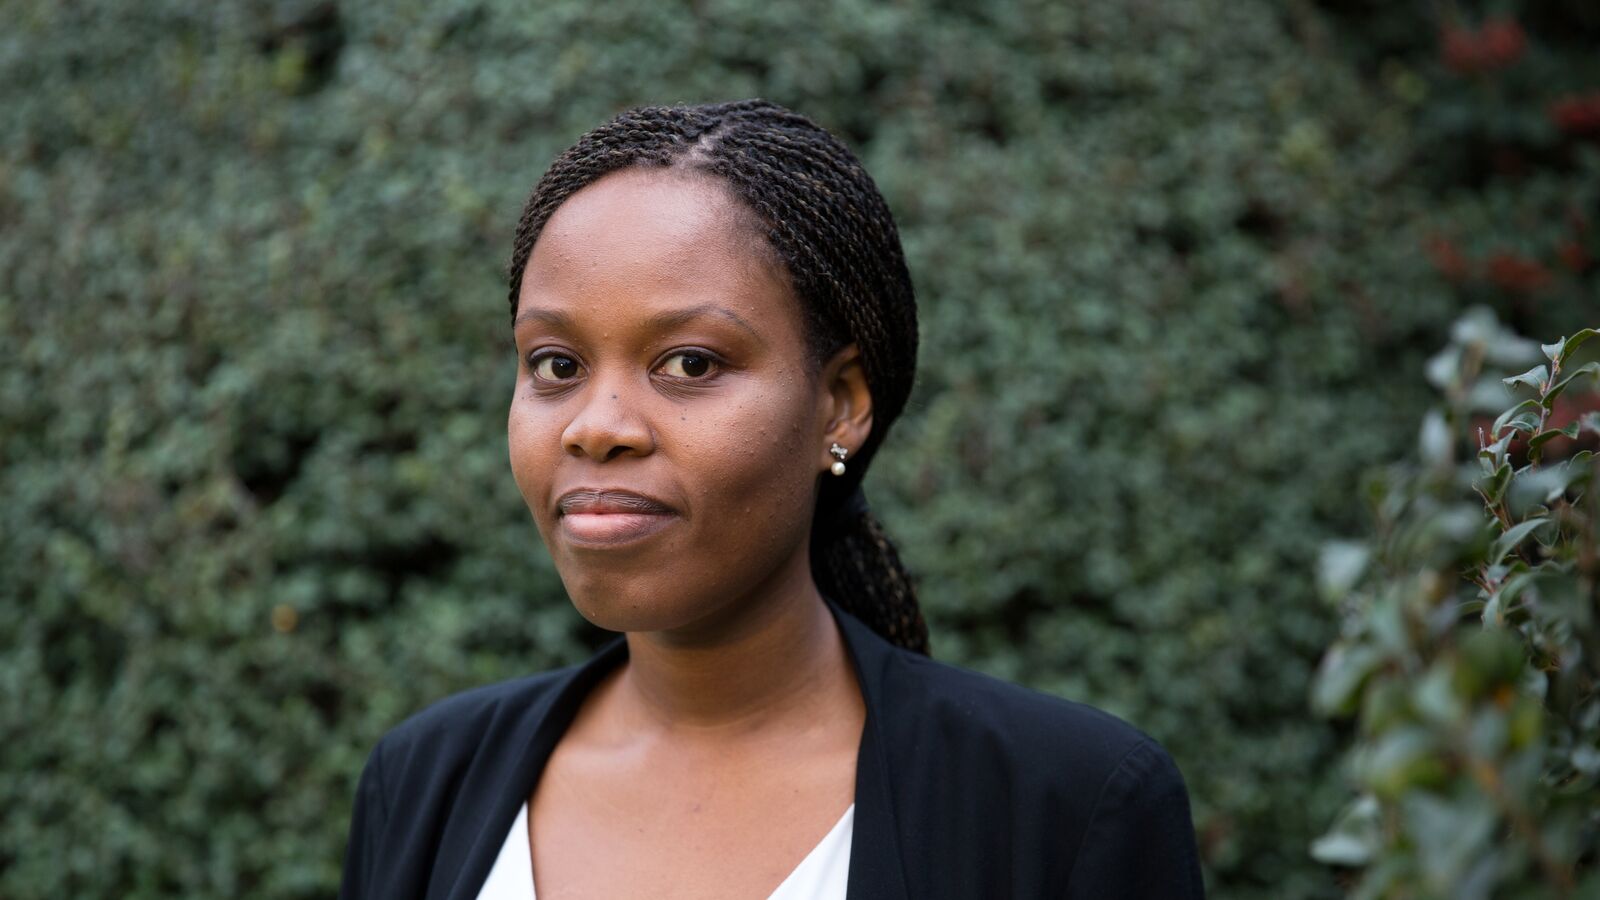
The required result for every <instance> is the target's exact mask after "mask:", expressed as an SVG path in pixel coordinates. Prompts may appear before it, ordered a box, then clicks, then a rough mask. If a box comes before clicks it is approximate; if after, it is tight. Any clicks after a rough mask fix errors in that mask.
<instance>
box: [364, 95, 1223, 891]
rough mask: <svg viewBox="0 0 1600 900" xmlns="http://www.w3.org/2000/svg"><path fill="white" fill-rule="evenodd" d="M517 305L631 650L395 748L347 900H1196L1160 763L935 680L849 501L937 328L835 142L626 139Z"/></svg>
mask: <svg viewBox="0 0 1600 900" xmlns="http://www.w3.org/2000/svg"><path fill="white" fill-rule="evenodd" d="M510 282H511V284H510V287H511V290H510V302H511V314H512V328H513V333H514V337H515V342H516V348H517V354H518V359H519V371H518V380H517V386H516V390H515V395H514V396H513V398H512V401H511V409H510V416H509V421H508V435H509V443H510V455H511V469H512V473H513V475H514V477H515V480H516V483H517V487H518V488H519V489H520V490H521V492H522V496H523V498H524V499H525V500H526V501H527V504H528V509H529V511H530V512H531V513H532V515H533V519H534V521H535V522H536V523H537V525H538V528H539V532H540V535H541V536H542V537H543V539H544V542H545V544H546V546H547V547H548V548H549V551H550V554H551V556H552V557H553V559H554V561H555V564H556V568H557V570H558V571H559V572H560V575H561V579H562V582H563V584H564V585H565V587H566V589H567V592H568V593H569V594H570V596H571V598H572V601H573V603H574V605H576V606H577V608H578V611H579V612H580V613H581V614H582V615H583V616H584V617H585V618H587V619H588V620H589V621H591V622H593V623H595V624H596V625H599V626H600V627H602V628H605V629H609V630H611V631H617V632H622V633H623V636H621V637H618V638H616V639H615V640H613V641H612V642H611V643H610V644H609V645H607V646H606V647H604V648H603V649H601V650H600V651H599V652H598V653H597V654H596V655H595V656H594V657H593V658H592V659H590V660H589V661H588V662H586V663H584V664H582V665H579V666H573V667H569V668H565V669H560V670H557V671H553V672H547V673H543V674H539V675H534V676H531V677H528V678H524V679H520V680H515V681H510V682H505V683H501V684H496V685H491V686H488V687H484V688H478V689H476V690H471V691H467V692H465V693H463V694H458V695H456V696H454V697H451V698H448V699H446V700H444V701H442V702H440V703H438V704H435V705H434V706H432V707H430V708H429V709H427V710H424V711H423V712H421V713H419V714H417V715H416V716H413V717H412V718H411V719H409V720H407V721H406V722H405V723H403V724H401V725H400V726H399V727H397V728H395V729H394V730H393V731H392V732H390V733H389V734H388V735H386V736H385V737H384V738H383V740H382V741H380V742H379V744H378V746H377V748H376V749H375V750H374V751H373V752H372V755H371V757H370V759H369V760H368V763H367V766H366V769H365V770H364V772H363V773H362V776H361V781H360V784H359V787H358V789H357V796H356V807H355V812H354V816H353V821H352V826H351V835H350V842H349V846H348V849H347V851H346V856H345V868H344V882H343V886H342V891H341V895H342V896H343V897H346V898H356V897H374V898H378V897H382V898H396V897H412V896H415V897H424V896H425V897H452V898H461V900H471V898H488V897H497V898H518V900H526V898H532V897H534V896H537V897H538V898H541V900H550V898H556V897H645V896H648V897H669V896H670V897H767V896H773V897H781V898H801V897H804V898H823V897H828V898H839V897H846V896H848V897H850V898H852V900H855V898H913V897H914V898H924V897H963V898H991V897H1084V898H1089V897H1095V898H1110V897H1169V898H1170V897H1199V896H1201V881H1200V871H1199V864H1198V860H1197V856H1196V852H1195V845H1194V833H1193V829H1192V826H1191V823H1190V818H1189V806H1188V798H1187V795H1186V793H1185V790H1184V786H1183V780H1182V778H1181V776H1180V775H1179V773H1178V770H1177V768H1176V767H1175V766H1174V765H1173V762H1172V760H1171V758H1170V757H1169V756H1168V755H1167V754H1166V752H1165V751H1164V750H1162V748H1161V747H1160V746H1159V745H1158V744H1157V743H1156V742H1155V741H1153V740H1152V739H1150V738H1149V737H1147V736H1145V735H1144V734H1142V733H1141V732H1139V731H1137V730H1135V729H1134V728H1133V727H1132V726H1130V725H1128V724H1126V723H1124V722H1122V721H1121V720H1119V719H1116V718H1113V717H1112V716H1110V715H1107V714H1105V713H1102V712H1099V711H1097V710H1094V709H1091V708H1089V707H1087V706H1083V705H1081V704H1076V703H1072V702H1069V701H1066V700H1061V699H1057V698H1054V697H1050V696H1047V695H1044V694H1041V693H1037V692H1034V691H1031V690H1027V689H1024V688H1021V687H1018V686H1016V685H1011V684H1007V683H1005V682H1002V681H998V680H995V679H992V678H989V677H986V676H983V675H980V674H977V673H974V672H970V671H967V670H964V669H960V668H957V667H954V666H950V665H947V664H943V663H938V662H934V661H932V660H930V659H929V658H928V656H927V653H928V635H927V628H926V626H925V625H924V622H923V618H922V615H921V612H920V611H919V609H918V607H917V602H916V598H915V596H914V594H913V591H912V586H911V582H910V580H909V578H908V576H907V574H906V572H905V570H904V569H903V568H902V567H901V565H900V563H899V560H898V559H897V557H896V554H895V551H894V548H893V546H892V545H891V544H890V543H889V541H888V540H887V539H886V538H885V536H884V534H883V532H882V530H881V528H880V526H879V524H878V522H877V521H876V520H875V519H874V518H873V516H872V515H871V514H870V513H869V512H868V511H867V508H866V501H865V499H864V498H863V496H862V494H861V490H860V487H859V485H860V482H861V477H862V475H863V473H864V472H865V471H866V468H867V465H868V464H869V463H870V462H871V460H872V457H873V454H874V452H875V451H876V450H877V448H878V447H879V445H880V444H881V443H882V441H883V438H884V434H885V433H886V432H887V431H888V428H889V426H890V424H891V423H892V422H893V421H894V419H895V417H896V416H897V415H898V414H899V413H900V411H901V409H902V408H903V407H904V405H905V402H906V397H907V395H908V394H909V393H910V391H911V385H912V377H913V372H914V369H915V362H916V346H917V323H916V306H915V301H914V298H913V294H912V287H911V280H910V276H909V274H908V273H907V270H906V266H905V261H904V258H903V255H902V251H901V247H900V240H899V236H898V233H897V231H896V229H895V225H894V221H893V219H892V218H891V216H890V214H889V210H888V208H887V207H886V205H885V204H884V201H883V199H882V197H881V196H880V195H879V193H878V191H877V188H876V187H875V186H874V184H873V183H872V180H871V178H869V177H868V175H867V174H866V172H865V171H864V170H863V169H862V167H861V165H860V163H859V162H857V161H856V159H855V158H854V157H853V156H852V155H851V154H850V152H849V151H848V150H846V149H845V148H844V146H843V145H842V144H840V143H839V142H838V141H837V140H836V139H834V138H833V137H832V136H831V135H829V134H828V133H827V132H825V131H823V130H822V129H821V128H819V127H818V126H816V125H814V124H813V123H812V122H810V121H809V120H808V119H806V118H804V117H803V116H800V115H798V114H796V113H794V112H791V111H789V110H786V109H784V108H782V107H779V106H776V105H774V104H771V103H768V102H765V101H760V100H748V101H741V102H735V103H724V104H715V105H701V106H676V107H652V108H642V109H636V110H631V111H629V112H626V113H624V114H622V115H620V116H618V117H617V118H616V119H614V120H612V121H611V122H608V123H606V124H605V125H602V126H600V127H599V128H597V129H595V130H594V131H592V132H590V133H588V134H586V135H584V136H583V137H582V138H581V139H580V140H579V141H578V143H577V144H576V145H574V146H573V147H572V148H571V149H569V150H568V151H566V152H565V153H563V154H562V155H561V156H560V157H559V158H558V159H557V160H556V161H555V162H554V164H552V166H551V168H550V170H549V171H548V172H547V173H545V175H544V177H543V178H542V179H541V180H540V181H539V183H538V185H537V186H536V187H535V188H534V190H533V194H532V196H531V197H530V198H529V200H528V203H527V206H526V208H525V211H524V212H523V215H522V219H521V221H520V223H519V224H518V227H517V232H516V239H515V243H514V250H513V253H512V259H511V266H510Z"/></svg>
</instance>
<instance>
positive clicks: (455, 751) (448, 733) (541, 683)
mask: <svg viewBox="0 0 1600 900" xmlns="http://www.w3.org/2000/svg"><path fill="white" fill-rule="evenodd" d="M580 666H581V664H575V665H570V666H563V667H560V668H555V669H547V670H544V671H541V672H536V673H533V674H530V675H523V676H519V677H516V678H509V679H506V680H504V681H497V682H494V683H491V684H484V685H478V686H475V687H471V688H467V689H465V690H461V691H458V692H456V693H454V694H450V695H447V696H445V697H442V698H440V699H438V700H435V701H433V702H431V703H429V704H428V705H426V706H424V707H423V708H422V709H420V710H418V711H416V712H414V713H412V714H411V715H409V716H407V717H406V718H405V719H403V720H402V721H401V722H400V723H399V724H397V725H395V726H393V727H392V728H390V729H389V730H388V731H387V732H386V733H385V734H384V735H383V736H382V737H381V738H380V739H379V740H378V743H377V746H376V747H375V748H374V754H380V755H382V756H383V757H385V759H386V761H387V760H389V759H393V760H396V761H397V762H399V761H401V760H404V759H413V758H418V757H421V758H426V759H429V760H443V759H448V758H450V757H460V756H471V755H472V754H473V752H474V751H475V749H476V748H479V747H482V746H484V744H485V742H486V741H488V740H490V738H491V737H492V736H493V735H494V734H495V733H500V732H507V731H510V730H514V729H516V728H519V727H524V726H527V725H528V724H530V723H531V722H533V721H536V719H537V716H538V715H539V714H540V713H542V711H543V710H544V708H545V707H546V705H547V703H548V701H550V700H552V699H553V698H554V695H555V694H556V692H557V690H558V689H559V687H560V686H561V684H562V683H564V682H565V681H566V680H567V679H568V678H569V677H570V676H571V675H572V674H573V673H574V672H575V671H576V670H577V669H578V668H580Z"/></svg>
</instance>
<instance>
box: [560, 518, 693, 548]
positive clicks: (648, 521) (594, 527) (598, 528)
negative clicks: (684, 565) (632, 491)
mask: <svg viewBox="0 0 1600 900" xmlns="http://www.w3.org/2000/svg"><path fill="white" fill-rule="evenodd" d="M674 518H676V517H675V516H672V515H668V514H664V513H618V512H601V513H587V512H569V513H567V514H566V515H564V516H562V517H561V524H560V527H561V530H562V533H563V534H565V535H566V537H567V540H568V541H570V542H571V543H574V544H590V545H595V546H615V545H617V544H627V543H631V542H633V541H637V540H642V539H644V538H646V537H648V536H650V535H652V534H655V533H656V532H658V531H660V530H661V529H663V528H665V527H667V526H668V525H670V524H672V521H673V519H674Z"/></svg>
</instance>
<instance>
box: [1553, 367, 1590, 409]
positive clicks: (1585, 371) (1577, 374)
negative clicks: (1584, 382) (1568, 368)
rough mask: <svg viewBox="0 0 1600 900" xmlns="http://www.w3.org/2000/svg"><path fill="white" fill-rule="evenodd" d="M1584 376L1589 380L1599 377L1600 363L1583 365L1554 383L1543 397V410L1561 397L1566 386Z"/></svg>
mask: <svg viewBox="0 0 1600 900" xmlns="http://www.w3.org/2000/svg"><path fill="white" fill-rule="evenodd" d="M1585 375H1587V376H1589V377H1590V378H1596V377H1600V362H1590V363H1584V364H1583V365H1581V366H1579V367H1577V368H1576V369H1573V370H1572V374H1570V375H1568V376H1567V377H1565V378H1563V379H1561V380H1560V381H1558V382H1556V383H1555V386H1554V387H1552V388H1550V393H1548V394H1545V395H1544V406H1545V408H1546V409H1549V408H1550V403H1551V402H1552V401H1553V400H1555V399H1556V398H1557V397H1559V396H1561V392H1562V391H1564V390H1566V389H1567V385H1569V384H1571V383H1572V382H1573V381H1574V380H1575V379H1577V378H1581V377H1583V376H1585Z"/></svg>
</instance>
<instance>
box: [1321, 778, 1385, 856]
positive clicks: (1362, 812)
mask: <svg viewBox="0 0 1600 900" xmlns="http://www.w3.org/2000/svg"><path fill="white" fill-rule="evenodd" d="M1382 847H1383V819H1382V815H1381V809H1380V807H1379V805H1378V798H1377V797H1374V796H1372V795H1371V794H1363V795H1361V796H1360V797H1357V798H1356V799H1355V800H1354V801H1352V802H1351V803H1350V805H1349V806H1346V807H1345V808H1344V809H1343V810H1341V811H1340V813H1339V817H1338V818H1337V819H1335V820H1334V822H1333V826H1332V827H1331V828H1329V829H1328V831H1327V833H1326V834H1324V835H1322V836H1321V837H1319V838H1317V839H1316V840H1315V841H1314V842H1312V844H1311V855H1312V857H1313V858H1315V859H1316V860H1317V861H1318V862H1320V863H1323V864H1324V865H1330V866H1364V865H1366V864H1367V863H1368V862H1370V861H1371V860H1372V857H1373V854H1375V853H1377V852H1378V851H1379V850H1380V849H1381V848H1382Z"/></svg>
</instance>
